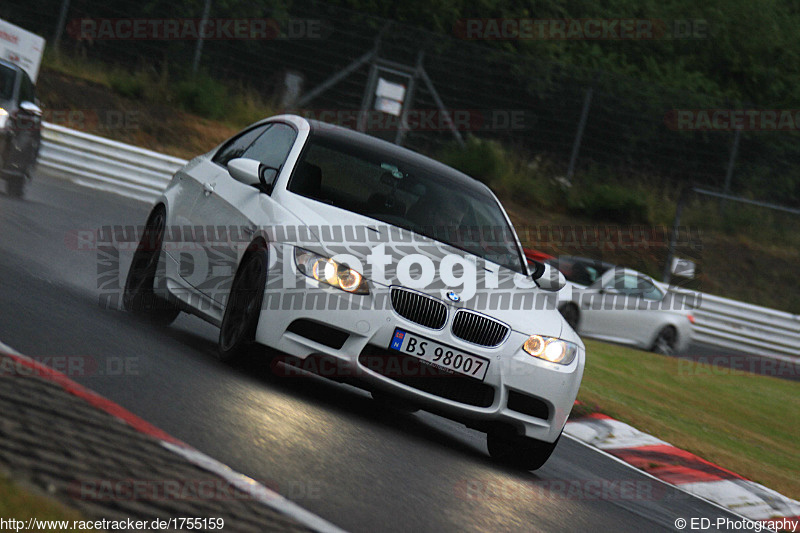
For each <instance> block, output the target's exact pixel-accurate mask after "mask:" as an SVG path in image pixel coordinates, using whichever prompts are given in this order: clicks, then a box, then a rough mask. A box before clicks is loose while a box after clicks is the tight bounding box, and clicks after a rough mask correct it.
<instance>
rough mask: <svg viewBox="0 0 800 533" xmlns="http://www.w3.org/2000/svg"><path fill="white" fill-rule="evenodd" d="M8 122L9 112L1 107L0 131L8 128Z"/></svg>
mask: <svg viewBox="0 0 800 533" xmlns="http://www.w3.org/2000/svg"><path fill="white" fill-rule="evenodd" d="M7 122H8V111H6V110H5V109H3V108H2V107H0V130H2V129H3V128H5V127H6V123H7Z"/></svg>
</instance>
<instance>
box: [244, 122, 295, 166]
mask: <svg viewBox="0 0 800 533" xmlns="http://www.w3.org/2000/svg"><path fill="white" fill-rule="evenodd" d="M296 138H297V132H296V131H295V130H294V128H292V127H291V126H288V125H287V124H280V123H278V124H273V125H272V127H271V128H270V129H268V130H267V131H265V132H264V133H263V134H262V135H261V136H260V137H259V138H258V139H256V141H255V142H254V143H253V144H251V145H250V147H249V148H248V149H247V150H245V152H244V155H242V157H246V158H248V159H255V160H256V161H260V162H261V163H263V164H264V165H265V166H267V167H270V168H275V169H278V168H281V165H283V163H284V161H286V157H287V156H288V155H289V150H291V149H292V145H294V140H295V139H296Z"/></svg>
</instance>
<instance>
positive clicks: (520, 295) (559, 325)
mask: <svg viewBox="0 0 800 533" xmlns="http://www.w3.org/2000/svg"><path fill="white" fill-rule="evenodd" d="M291 196H292V198H291V199H285V200H284V199H282V200H281V203H282V204H283V205H284V206H285V207H287V208H288V209H289V210H290V211H291V212H292V213H293V214H294V215H295V216H297V217H298V218H299V219H300V220H301V221H302V223H303V224H304V225H305V230H306V231H305V232H304V233H305V235H304V240H301V241H300V242H292V243H291V244H295V245H298V246H301V247H304V248H306V249H308V250H311V251H313V252H315V253H318V254H321V255H324V256H326V257H332V258H333V259H335V260H337V261H339V262H341V263H346V264H347V265H348V266H350V267H351V268H355V269H357V270H360V271H361V273H362V274H364V276H365V278H367V279H368V280H369V281H370V282H372V283H373V284H376V285H381V286H391V285H401V286H404V287H407V288H410V289H413V290H417V291H419V292H422V293H425V294H428V295H430V296H432V297H434V298H438V299H440V300H441V301H443V302H444V303H445V304H447V305H448V306H449V307H451V308H452V309H459V308H465V309H473V310H475V311H478V312H481V313H484V314H486V315H488V316H491V317H493V318H496V319H498V320H500V321H502V322H504V323H506V324H508V325H509V326H510V327H511V329H513V330H514V331H518V332H521V333H525V334H533V333H538V334H542V335H549V336H553V337H559V336H560V335H561V334H562V330H569V328H564V327H563V319H562V318H561V314H560V313H558V311H557V302H558V295H557V293H553V292H548V291H544V290H541V289H539V288H538V287H536V284H535V283H534V282H533V280H531V279H530V277H528V276H527V275H525V274H521V273H519V272H515V271H513V270H510V269H508V268H505V267H503V266H500V265H498V264H496V263H494V262H491V261H489V260H486V259H483V258H480V257H477V256H475V255H473V254H471V253H469V252H466V251H464V250H461V249H459V248H457V247H455V246H451V245H447V244H444V243H441V242H438V241H436V240H434V239H431V238H429V237H425V236H423V235H421V234H418V233H415V232H412V231H409V230H405V229H402V228H399V227H397V226H393V225H391V224H388V223H386V222H381V221H379V220H375V219H372V218H369V217H366V216H363V215H359V214H356V213H353V212H351V211H347V210H344V209H341V208H338V207H334V206H331V205H328V204H325V203H322V202H317V201H314V200H309V199H306V198H303V197H299V196H296V195H291ZM454 300H457V301H454Z"/></svg>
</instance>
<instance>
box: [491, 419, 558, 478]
mask: <svg viewBox="0 0 800 533" xmlns="http://www.w3.org/2000/svg"><path fill="white" fill-rule="evenodd" d="M560 439H561V435H559V436H558V438H557V439H556V441H555V442H545V441H541V440H537V439H532V438H530V437H525V436H524V435H518V434H517V433H516V432H515V431H514V429H513V428H511V427H504V428H500V429H495V430H493V431H490V432H489V433H488V434H487V435H486V444H487V445H488V447H489V455H490V456H491V457H492V459H494V460H495V461H497V462H499V463H501V464H505V465H508V466H512V467H514V468H521V469H523V470H538V469H539V468H541V467H542V466H544V464H545V463H546V462H547V460H548V459H549V458H550V455H552V453H553V450H555V449H556V445H557V444H558V441H559V440H560Z"/></svg>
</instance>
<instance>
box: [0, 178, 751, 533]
mask: <svg viewBox="0 0 800 533" xmlns="http://www.w3.org/2000/svg"><path fill="white" fill-rule="evenodd" d="M148 211H149V206H147V205H145V204H141V203H137V202H133V201H131V200H128V199H125V198H122V197H119V196H115V195H112V194H106V193H102V192H98V191H94V190H91V189H86V188H82V187H79V186H76V185H73V184H71V183H69V182H67V181H65V180H59V179H52V178H48V177H45V176H42V175H39V176H37V177H36V179H35V180H34V182H33V183H32V184H31V187H30V189H29V192H28V196H27V198H26V199H25V200H16V199H13V198H9V197H7V196H5V195H3V194H0V340H2V341H3V342H5V343H7V344H9V345H11V346H12V347H14V348H16V349H17V350H19V351H21V352H23V353H25V354H27V355H30V356H32V357H35V358H37V359H39V360H41V361H43V362H45V363H49V364H51V366H55V367H56V368H57V369H59V370H62V371H65V372H66V373H67V374H68V375H69V376H70V377H72V378H73V379H74V380H76V381H78V382H79V383H81V384H83V385H85V386H87V387H89V388H91V389H93V390H95V391H97V392H99V393H100V394H102V395H104V396H106V397H108V398H110V399H111V400H113V401H115V402H117V403H119V404H121V405H122V406H123V407H125V408H127V409H129V410H130V411H132V412H133V413H134V414H137V415H139V416H141V417H143V418H144V419H146V420H148V421H150V422H152V423H153V424H155V425H156V426H158V427H160V428H162V429H164V430H166V431H167V432H169V433H171V434H172V435H174V436H175V437H177V438H179V439H181V440H183V441H185V442H187V443H188V444H190V445H192V446H194V447H196V448H198V449H199V450H201V451H203V452H205V453H206V454H208V455H210V456H212V457H214V458H216V459H218V460H220V461H222V462H223V463H226V464H227V465H229V466H231V467H232V468H234V469H235V470H238V471H240V472H242V473H244V474H246V475H249V476H251V477H253V478H255V479H257V480H259V481H261V482H263V483H264V484H266V485H267V486H269V487H272V488H274V489H276V490H277V491H278V492H280V493H282V494H284V495H285V496H287V497H288V498H289V499H291V500H294V501H295V502H297V503H299V504H300V505H302V506H303V507H305V508H307V509H308V510H310V511H312V512H314V513H316V514H318V515H320V516H321V517H323V518H325V519H326V520H329V521H331V522H332V523H334V524H336V525H338V526H340V527H342V528H344V529H347V530H350V531H364V532H373V531H392V532H394V531H415V532H422V531H436V532H439V531H453V532H456V531H458V532H460V531H553V532H556V531H557V532H561V531H581V532H585V531H623V532H624V531H635V532H639V533H640V532H644V531H647V532H651V531H667V530H670V531H675V530H676V529H675V526H674V523H675V520H676V519H678V518H685V519H691V518H709V519H711V521H712V522H713V521H715V520H716V519H717V517H729V518H730V519H732V520H736V517H735V516H734V515H731V514H730V513H727V512H725V511H723V510H721V509H719V508H717V507H715V506H713V505H711V504H709V503H706V502H704V501H701V500H698V499H696V498H693V497H690V496H689V495H687V494H685V493H683V492H680V491H677V490H674V489H672V488H670V487H668V486H666V485H663V484H662V483H660V482H658V481H655V480H653V479H651V478H649V477H647V476H645V475H643V474H641V473H639V472H638V471H635V470H633V469H631V468H629V467H627V466H625V465H622V464H620V463H619V462H617V461H616V460H614V459H611V458H609V457H607V456H604V455H602V454H601V453H598V452H596V451H594V450H592V449H590V448H587V447H585V446H584V445H582V444H578V443H577V442H575V441H573V440H571V439H567V438H564V439H562V440H561V443H560V444H559V446H558V448H557V450H556V452H555V454H554V455H553V457H552V458H551V460H550V461H549V462H548V463H547V465H546V466H545V467H544V468H543V469H541V470H539V471H538V472H536V473H531V472H517V471H511V470H506V469H504V468H500V467H498V466H497V465H495V464H494V463H493V462H492V461H491V460H490V459H489V458H488V455H487V452H486V441H485V438H484V436H483V434H481V433H478V432H475V431H473V430H470V429H467V428H465V427H464V426H461V425H459V424H456V423H453V422H450V421H448V420H445V419H442V418H439V417H436V416H434V415H430V414H427V413H417V414H403V413H398V412H393V411H387V410H382V409H379V408H378V407H377V406H376V404H375V403H374V402H373V401H372V400H371V399H370V397H369V396H368V394H367V393H365V392H362V391H360V390H358V389H355V388H352V387H349V386H345V385H340V384H337V383H333V382H329V381H326V380H324V379H321V378H318V377H295V378H286V377H279V376H275V375H273V374H272V373H271V371H270V368H269V365H267V364H264V363H261V362H259V361H255V362H252V363H248V364H246V365H244V366H239V367H232V366H227V365H224V364H221V363H219V362H218V361H217V360H216V359H215V357H214V352H215V347H216V340H217V335H218V331H217V330H216V329H215V328H213V327H211V326H210V325H207V324H206V323H204V322H202V321H201V320H200V319H197V318H194V317H190V316H186V315H181V316H180V317H179V318H178V320H177V321H176V322H175V324H173V325H172V326H171V327H169V328H158V327H154V326H150V325H147V324H143V323H141V322H139V321H137V320H134V319H133V317H132V316H131V315H129V314H127V313H125V312H123V311H120V310H116V309H107V308H103V307H101V306H100V305H99V293H100V285H102V284H103V283H105V281H104V279H105V278H103V275H104V274H103V272H104V270H103V269H102V268H99V264H98V252H97V251H96V250H94V249H91V247H88V246H87V247H86V249H80V246H79V242H80V241H79V240H77V238H76V235H78V233H77V232H82V231H89V232H91V231H94V230H97V229H98V228H100V227H101V226H105V225H117V224H119V225H131V224H132V225H140V224H142V223H143V222H144V219H145V217H146V215H147V213H148ZM130 256H131V252H130V251H123V252H121V261H120V264H121V267H120V269H121V272H120V276H121V280H122V281H124V277H122V276H124V275H125V273H126V272H127V268H128V263H129V261H130ZM65 365H66V366H65ZM59 366H61V367H62V368H59ZM0 386H2V381H0ZM223 504H224V502H223Z"/></svg>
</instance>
